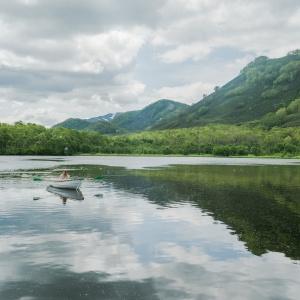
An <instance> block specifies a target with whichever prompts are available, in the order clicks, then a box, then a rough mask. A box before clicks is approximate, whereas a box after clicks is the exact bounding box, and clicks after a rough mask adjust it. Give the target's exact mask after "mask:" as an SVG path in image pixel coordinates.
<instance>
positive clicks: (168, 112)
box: [112, 99, 188, 131]
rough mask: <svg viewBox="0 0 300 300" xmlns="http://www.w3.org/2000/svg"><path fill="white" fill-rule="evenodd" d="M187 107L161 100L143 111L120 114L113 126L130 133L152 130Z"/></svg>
mask: <svg viewBox="0 0 300 300" xmlns="http://www.w3.org/2000/svg"><path fill="white" fill-rule="evenodd" d="M187 107H188V105H187V104H183V103H179V102H176V101H173V100H168V99H161V100H158V101H156V102H154V103H152V104H150V105H148V106H146V107H145V108H143V109H141V110H136V111H129V112H125V113H122V114H119V115H118V116H116V117H115V118H114V119H113V121H112V124H115V125H117V126H118V127H120V128H124V129H126V130H128V131H140V130H145V129H150V128H151V127H153V126H155V125H156V124H157V123H158V122H160V121H162V120H164V119H166V118H169V117H171V116H176V115H177V114H178V113H179V112H181V111H183V110H184V109H186V108H187Z"/></svg>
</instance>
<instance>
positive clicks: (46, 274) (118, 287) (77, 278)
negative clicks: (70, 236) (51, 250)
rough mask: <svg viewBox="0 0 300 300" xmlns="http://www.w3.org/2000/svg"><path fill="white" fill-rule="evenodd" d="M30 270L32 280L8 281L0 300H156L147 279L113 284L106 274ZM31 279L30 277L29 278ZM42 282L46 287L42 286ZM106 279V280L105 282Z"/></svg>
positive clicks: (47, 269)
mask: <svg viewBox="0 0 300 300" xmlns="http://www.w3.org/2000/svg"><path fill="white" fill-rule="evenodd" d="M33 270H34V272H33V271H32V266H31V268H30V274H34V275H35V274H37V275H35V276H34V278H29V279H28V280H24V281H10V282H7V283H5V284H3V285H2V286H1V290H0V298H1V299H6V300H10V299H21V298H24V299H25V298H26V299H27V297H24V295H26V296H28V299H33V298H34V299H72V300H76V299H90V300H92V299H95V300H96V299H132V300H134V299H145V300H150V299H151V300H156V299H159V298H158V296H156V289H155V286H154V282H153V281H152V280H151V279H147V280H143V281H130V280H118V281H113V280H111V279H110V278H109V276H108V274H97V273H94V272H87V273H75V272H71V271H68V270H66V269H63V268H55V269H51V268H45V267H41V266H38V268H36V267H33ZM32 277H33V275H32ZM45 278H46V279H47V281H46V282H47V283H45ZM107 279H110V280H107Z"/></svg>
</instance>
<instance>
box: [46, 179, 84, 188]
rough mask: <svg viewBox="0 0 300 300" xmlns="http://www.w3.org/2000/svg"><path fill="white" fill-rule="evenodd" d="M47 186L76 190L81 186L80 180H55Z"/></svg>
mask: <svg viewBox="0 0 300 300" xmlns="http://www.w3.org/2000/svg"><path fill="white" fill-rule="evenodd" d="M49 186H51V187H54V188H57V189H69V190H78V189H79V188H80V186H81V180H72V179H68V180H55V181H52V182H50V184H49Z"/></svg>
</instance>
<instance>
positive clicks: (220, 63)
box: [0, 0, 300, 124]
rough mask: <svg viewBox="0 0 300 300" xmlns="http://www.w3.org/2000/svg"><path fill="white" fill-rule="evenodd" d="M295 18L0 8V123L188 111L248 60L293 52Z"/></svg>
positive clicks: (254, 10)
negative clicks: (175, 105) (169, 107)
mask: <svg viewBox="0 0 300 300" xmlns="http://www.w3.org/2000/svg"><path fill="white" fill-rule="evenodd" d="M299 14H300V5H299V2H298V1H295V0H285V1H284V0H266V1H259V0H253V1H240V0H232V1H228V0H152V1H138V0H130V1H120V0H111V1H98V0H86V1H84V2H83V1H81V0H74V1H72V5H71V4H70V3H69V1H64V0H51V1H50V0H44V1H39V0H11V1H2V2H1V4H0V31H1V36H0V89H1V92H0V97H1V100H0V101H1V102H2V104H3V108H2V110H1V112H0V121H2V122H3V121H7V122H8V121H10V122H12V121H16V120H18V119H20V118H23V119H24V120H25V121H36V122H41V123H44V124H52V123H55V122H57V121H61V119H62V118H65V117H76V116H77V117H87V116H93V115H95V114H98V111H99V114H101V113H107V112H115V111H125V110H129V109H130V110H132V109H138V108H141V107H142V106H143V105H146V104H149V103H150V102H153V101H155V100H157V98H161V97H163V98H173V99H175V100H180V101H184V102H187V103H191V102H192V101H195V100H199V99H201V97H202V94H203V93H209V92H210V91H211V90H212V88H213V86H214V85H217V84H218V85H222V84H224V83H226V82H227V81H229V80H230V79H232V78H233V77H234V76H235V75H237V74H238V71H239V70H240V69H241V68H243V67H244V65H243V64H246V63H248V62H249V60H250V59H252V58H254V57H255V56H259V55H268V56H271V57H278V56H281V55H284V54H286V53H287V52H288V51H291V50H294V49H296V48H300V40H299V38H298V36H299V30H300V22H299V19H300V17H299ZM154 65H155V66H154ZM122 76H123V77H126V80H125V81H122V80H120V78H121V77H122ZM8 89H9V90H10V92H9V93H8V92H7V91H8ZM3 91H5V92H3ZM57 107H59V109H57ZM98 108H99V110H98ZM12 112H13V113H12ZM81 113H82V115H80V114H81ZM46 115H48V117H46Z"/></svg>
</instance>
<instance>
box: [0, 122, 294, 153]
mask: <svg viewBox="0 0 300 300" xmlns="http://www.w3.org/2000/svg"><path fill="white" fill-rule="evenodd" d="M83 153H86V154H88V153H90V154H94V153H99V154H164V155H171V154H182V155H202V154H203V155H218V156H247V155H253V156H264V155H265V156H266V155H272V156H297V155H300V128H298V127H294V128H293V127H289V128H280V127H274V128H272V129H267V128H265V127H264V126H259V125H253V124H248V125H240V126H239V125H207V126H203V127H195V128H182V129H171V130H161V131H143V132H140V133H134V134H128V135H118V136H107V135H102V134H101V133H98V132H93V131H76V130H71V129H66V128H45V127H43V126H41V125H36V124H23V123H21V122H18V123H15V124H14V125H8V124H3V123H2V124H0V154H2V155H4V154H6V155H64V154H67V155H73V154H83Z"/></svg>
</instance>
